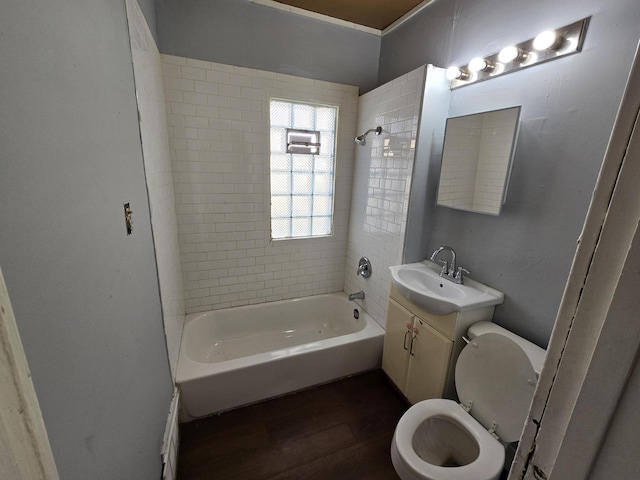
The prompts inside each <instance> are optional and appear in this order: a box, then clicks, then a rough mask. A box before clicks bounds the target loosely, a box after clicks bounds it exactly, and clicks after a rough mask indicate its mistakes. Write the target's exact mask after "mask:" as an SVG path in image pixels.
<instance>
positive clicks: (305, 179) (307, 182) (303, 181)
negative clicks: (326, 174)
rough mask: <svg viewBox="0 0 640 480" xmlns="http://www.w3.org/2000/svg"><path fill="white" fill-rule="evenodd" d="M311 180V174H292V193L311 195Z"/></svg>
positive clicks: (312, 176)
mask: <svg viewBox="0 0 640 480" xmlns="http://www.w3.org/2000/svg"><path fill="white" fill-rule="evenodd" d="M316 176H317V175H316ZM313 178H314V175H313V174H311V173H294V174H293V193H303V194H311V193H312V188H313Z"/></svg>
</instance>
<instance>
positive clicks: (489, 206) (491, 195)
mask: <svg viewBox="0 0 640 480" xmlns="http://www.w3.org/2000/svg"><path fill="white" fill-rule="evenodd" d="M519 126H520V107H519V106H518V107H511V108H505V109H502V110H494V111H490V112H482V113H476V114H473V115H464V116H461V117H452V118H448V119H447V126H446V129H445V134H444V148H443V152H442V166H441V168H440V183H439V185H438V197H437V198H438V200H437V204H438V205H442V206H445V207H450V208H455V209H458V210H467V211H470V212H478V213H485V214H489V215H499V214H500V210H501V209H502V205H503V204H504V202H505V200H506V196H507V185H508V183H509V174H510V173H511V163H512V158H513V154H514V151H515V145H516V139H517V136H518V129H519Z"/></svg>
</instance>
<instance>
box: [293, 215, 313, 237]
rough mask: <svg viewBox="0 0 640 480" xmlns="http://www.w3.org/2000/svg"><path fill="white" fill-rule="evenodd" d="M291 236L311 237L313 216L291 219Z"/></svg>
mask: <svg viewBox="0 0 640 480" xmlns="http://www.w3.org/2000/svg"><path fill="white" fill-rule="evenodd" d="M291 236H292V237H310V236H311V218H310V217H307V218H293V219H291Z"/></svg>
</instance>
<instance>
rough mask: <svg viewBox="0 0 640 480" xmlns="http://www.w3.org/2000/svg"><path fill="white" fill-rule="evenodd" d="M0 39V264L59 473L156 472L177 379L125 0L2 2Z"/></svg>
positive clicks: (125, 475) (129, 475)
mask: <svg viewBox="0 0 640 480" xmlns="http://www.w3.org/2000/svg"><path fill="white" fill-rule="evenodd" d="M0 37H1V38H2V42H0V58H2V59H3V62H2V65H3V67H2V68H1V69H0V85H2V95H1V96H0V225H2V227H1V228H0V246H1V247H0V265H1V266H2V269H3V272H4V275H5V278H6V282H7V286H8V289H9V294H10V296H11V301H12V303H13V307H14V310H15V314H16V319H17V323H18V328H19V330H20V335H21V336H22V341H23V343H24V347H25V351H26V355H27V360H28V362H29V366H30V368H31V372H32V374H33V381H34V385H35V389H36V393H37V395H38V399H39V401H40V406H41V408H42V411H43V416H44V421H45V424H46V427H47V430H48V434H49V439H50V441H51V445H52V448H53V453H54V457H55V461H56V463H57V466H58V470H59V472H60V477H61V478H62V479H65V480H67V479H69V480H75V479H78V480H84V479H93V480H96V479H134V478H135V479H151V478H159V477H160V471H161V465H160V448H161V442H162V435H163V430H164V426H165V423H166V419H167V414H168V409H169V402H170V396H171V393H172V386H171V377H170V374H169V366H168V361H167V353H166V347H165V341H164V335H163V330H162V316H161V312H160V299H159V293H158V282H157V277H156V267H155V262H154V252H153V244H152V239H151V229H150V224H149V211H148V203H147V196H146V189H145V182H144V175H143V169H142V156H141V148H140V137H139V132H138V120H137V114H136V102H135V94H134V85H133V72H132V64H131V52H130V49H129V41H128V34H127V23H126V17H125V6H124V1H120V0H112V1H104V0H74V1H71V0H55V1H50V2H41V1H36V0H7V1H5V2H3V5H2V15H0ZM124 202H131V206H132V209H133V211H134V233H133V235H131V236H126V234H125V231H124V230H125V228H124V219H123V206H122V204H123V203H124Z"/></svg>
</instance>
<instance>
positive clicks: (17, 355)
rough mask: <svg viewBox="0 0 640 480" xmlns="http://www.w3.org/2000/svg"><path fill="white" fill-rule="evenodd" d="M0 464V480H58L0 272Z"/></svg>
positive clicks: (0, 271)
mask: <svg viewBox="0 0 640 480" xmlns="http://www.w3.org/2000/svg"><path fill="white" fill-rule="evenodd" d="M0 460H1V461H2V475H3V478H11V479H15V480H38V479H42V480H58V478H59V477H58V471H57V469H56V465H55V461H54V459H53V454H52V452H51V446H50V444H49V438H48V436H47V430H46V428H45V425H44V421H43V419H42V412H41V411H40V405H39V404H38V398H37V397H36V392H35V390H34V388H33V382H32V381H31V372H30V371H29V366H28V365H27V359H26V357H25V354H24V349H23V346H22V342H21V341H20V334H19V333H18V327H17V325H16V321H15V316H14V313H13V309H12V308H11V302H10V300H9V293H8V292H7V287H6V285H5V282H4V277H3V275H2V269H0Z"/></svg>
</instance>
